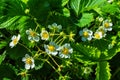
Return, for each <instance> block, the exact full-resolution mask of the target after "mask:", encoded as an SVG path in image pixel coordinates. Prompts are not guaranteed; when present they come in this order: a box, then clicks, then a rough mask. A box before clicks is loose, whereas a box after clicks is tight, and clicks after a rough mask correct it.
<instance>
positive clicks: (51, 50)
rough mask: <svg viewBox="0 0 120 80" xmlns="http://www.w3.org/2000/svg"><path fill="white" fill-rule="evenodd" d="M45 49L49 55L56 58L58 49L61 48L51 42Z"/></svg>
mask: <svg viewBox="0 0 120 80" xmlns="http://www.w3.org/2000/svg"><path fill="white" fill-rule="evenodd" d="M44 48H45V51H46V52H47V53H48V54H51V55H54V56H55V55H57V54H58V51H57V49H58V48H59V46H58V45H57V44H55V43H54V42H50V43H49V45H44Z"/></svg>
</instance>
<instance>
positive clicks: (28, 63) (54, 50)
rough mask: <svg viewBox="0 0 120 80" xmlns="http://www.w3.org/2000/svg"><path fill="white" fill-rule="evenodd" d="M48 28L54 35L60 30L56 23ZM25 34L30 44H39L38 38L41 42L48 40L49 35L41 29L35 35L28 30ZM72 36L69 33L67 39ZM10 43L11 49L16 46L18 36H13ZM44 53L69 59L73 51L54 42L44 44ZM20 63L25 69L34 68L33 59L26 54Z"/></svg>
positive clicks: (67, 45) (60, 27) (68, 46)
mask: <svg viewBox="0 0 120 80" xmlns="http://www.w3.org/2000/svg"><path fill="white" fill-rule="evenodd" d="M48 28H49V29H50V30H51V31H52V33H53V34H54V33H55V32H59V31H60V30H61V29H62V26H61V25H57V24H56V23H53V24H52V25H48ZM26 34H27V35H28V40H29V41H31V42H39V40H40V37H41V40H45V41H47V40H49V38H50V33H49V32H48V31H47V30H46V29H45V28H43V29H42V30H41V33H40V34H39V33H37V32H36V31H35V30H32V29H31V28H29V29H28V30H26ZM73 36H74V34H73V33H70V36H69V38H70V39H71V40H72V39H73ZM11 40H12V42H10V44H9V45H10V47H11V48H13V47H14V46H15V45H17V43H18V41H19V40H20V34H18V36H15V35H13V37H12V38H11ZM44 48H45V52H46V53H47V54H50V55H53V56H55V55H59V56H60V57H61V58H70V54H71V53H73V49H72V48H71V46H70V44H69V43H65V44H64V45H62V46H59V45H57V44H56V43H55V42H54V41H51V40H50V42H49V44H47V45H46V44H44ZM22 61H23V62H24V63H25V69H27V70H28V69H33V68H34V67H35V63H34V58H33V57H31V56H29V55H28V54H25V57H23V58H22Z"/></svg>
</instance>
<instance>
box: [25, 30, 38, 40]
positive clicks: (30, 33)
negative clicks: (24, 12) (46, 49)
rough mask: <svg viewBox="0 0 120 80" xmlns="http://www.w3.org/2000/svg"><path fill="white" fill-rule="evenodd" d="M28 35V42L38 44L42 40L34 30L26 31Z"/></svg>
mask: <svg viewBox="0 0 120 80" xmlns="http://www.w3.org/2000/svg"><path fill="white" fill-rule="evenodd" d="M26 34H27V35H28V40H30V41H36V42H38V41H39V40H40V38H39V34H38V33H37V32H35V31H33V30H32V29H29V30H26Z"/></svg>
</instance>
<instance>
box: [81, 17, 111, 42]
mask: <svg viewBox="0 0 120 80" xmlns="http://www.w3.org/2000/svg"><path fill="white" fill-rule="evenodd" d="M102 20H103V19H102V18H100V21H101V22H102ZM112 26H113V24H112V23H111V21H110V20H108V19H106V20H104V21H103V22H102V25H101V26H100V27H99V28H98V29H97V30H96V32H94V34H93V31H92V30H89V29H87V28H84V29H83V30H80V31H79V35H80V36H82V38H81V40H82V41H87V40H88V41H90V40H91V39H92V38H94V39H102V38H103V37H105V36H106V35H107V34H106V32H107V31H112Z"/></svg>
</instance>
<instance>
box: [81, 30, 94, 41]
mask: <svg viewBox="0 0 120 80" xmlns="http://www.w3.org/2000/svg"><path fill="white" fill-rule="evenodd" d="M92 34H93V32H92V31H91V30H88V29H87V28H84V29H83V30H80V31H79V35H80V36H82V38H81V40H82V41H87V40H88V41H90V40H91V39H92Z"/></svg>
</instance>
